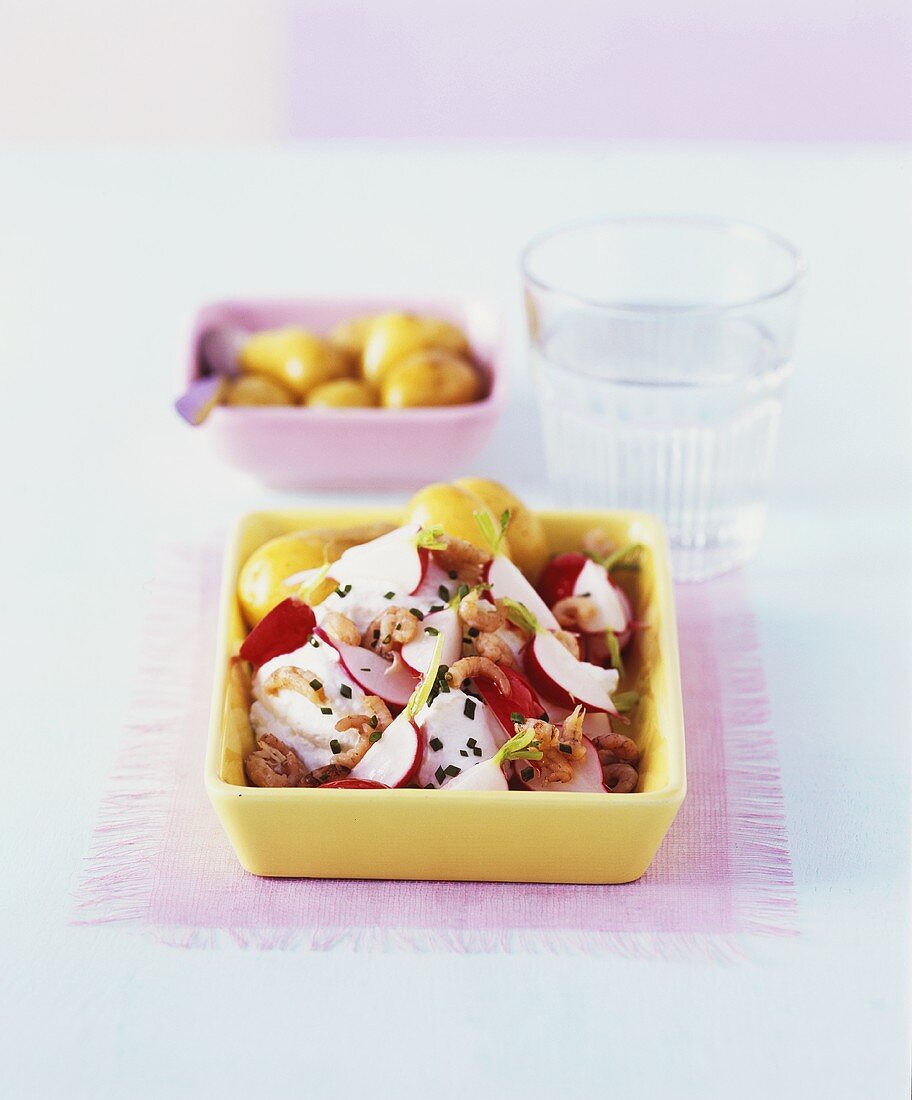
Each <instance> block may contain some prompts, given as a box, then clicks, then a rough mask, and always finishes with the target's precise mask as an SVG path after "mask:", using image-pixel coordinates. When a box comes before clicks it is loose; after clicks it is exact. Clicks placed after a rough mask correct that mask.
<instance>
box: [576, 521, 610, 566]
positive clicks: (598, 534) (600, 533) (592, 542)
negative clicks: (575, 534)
mask: <svg viewBox="0 0 912 1100" xmlns="http://www.w3.org/2000/svg"><path fill="white" fill-rule="evenodd" d="M580 544H581V546H582V548H583V553H584V554H589V555H590V557H593V558H595V559H596V561H601V560H602V559H603V558H607V557H608V555H609V554H612V553H613V552H614V551H615V550H616V549H617V546H616V544H615V543H614V542H612V540H611V539H610V538H609V537H608V532H607V531H606V530H605V529H604V527H594V528H593V529H592V530H591V531H587V532H586V533H585V535H583V537H582V539H581V540H580Z"/></svg>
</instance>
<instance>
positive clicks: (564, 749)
mask: <svg viewBox="0 0 912 1100" xmlns="http://www.w3.org/2000/svg"><path fill="white" fill-rule="evenodd" d="M557 747H558V748H559V749H560V751H561V752H562V753H564V754H565V755H566V756H570V755H571V754H572V753H573V746H572V745H558V746H557Z"/></svg>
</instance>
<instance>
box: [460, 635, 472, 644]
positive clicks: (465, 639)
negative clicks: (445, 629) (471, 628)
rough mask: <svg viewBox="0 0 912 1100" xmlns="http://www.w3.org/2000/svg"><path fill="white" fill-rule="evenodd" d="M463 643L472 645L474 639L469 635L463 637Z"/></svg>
mask: <svg viewBox="0 0 912 1100" xmlns="http://www.w3.org/2000/svg"><path fill="white" fill-rule="evenodd" d="M462 644H463V645H471V644H472V639H471V638H469V637H468V636H465V637H464V638H463V639H462Z"/></svg>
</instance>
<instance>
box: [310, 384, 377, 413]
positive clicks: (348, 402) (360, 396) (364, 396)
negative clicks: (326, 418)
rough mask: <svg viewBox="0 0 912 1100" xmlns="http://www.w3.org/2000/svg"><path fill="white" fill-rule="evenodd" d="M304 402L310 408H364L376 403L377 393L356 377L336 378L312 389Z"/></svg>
mask: <svg viewBox="0 0 912 1100" xmlns="http://www.w3.org/2000/svg"><path fill="white" fill-rule="evenodd" d="M305 404H306V405H308V406H309V407H310V408H312V409H366V408H370V407H371V406H373V405H376V404H377V394H376V392H375V391H374V389H373V387H372V386H369V385H368V384H367V382H362V381H361V380H360V379H358V378H337V379H336V380H335V381H334V382H324V383H323V384H322V385H320V386H316V387H315V388H314V389H312V390H311V391H310V394H309V395H308V398H307V401H306V402H305Z"/></svg>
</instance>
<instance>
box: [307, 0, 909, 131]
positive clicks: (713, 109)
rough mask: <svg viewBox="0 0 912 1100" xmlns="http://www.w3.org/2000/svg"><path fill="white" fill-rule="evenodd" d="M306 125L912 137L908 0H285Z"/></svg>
mask: <svg viewBox="0 0 912 1100" xmlns="http://www.w3.org/2000/svg"><path fill="white" fill-rule="evenodd" d="M288 19H289V29H288V36H287V42H286V48H287V51H288V54H287V58H286V64H287V66H288V79H289V88H288V109H289V119H288V129H289V131H290V133H291V136H293V137H297V138H307V139H342V140H346V139H375V140H389V139H392V140H396V139H402V140H411V139H424V138H441V139H448V140H449V139H453V140H489V141H498V140H537V139H540V140H557V141H563V140H597V141H602V140H619V139H656V140H661V139H672V140H673V139H692V138H696V139H729V138H735V139H739V138H744V139H771V140H793V141H802V140H904V139H910V138H912V5H910V4H909V3H907V2H906V0H869V2H868V3H864V4H860V3H859V4H848V3H847V2H845V0H829V2H825V0H793V2H788V0H769V2H767V3H765V4H761V3H757V2H750V3H738V4H731V3H730V2H724V0H702V2H701V3H696V4H694V3H688V4H678V3H676V2H674V0H637V2H634V3H626V4H620V3H616V2H611V0H494V2H492V0H461V2H459V3H453V2H452V0H435V2H431V3H428V2H427V0H372V2H369V3H368V2H356V0H290V2H289V11H288Z"/></svg>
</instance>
